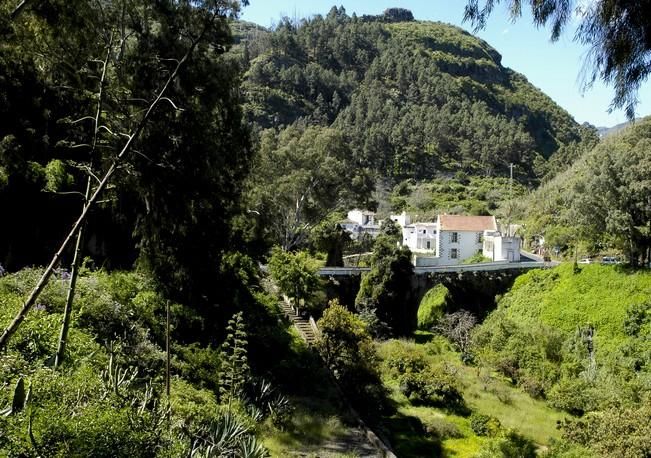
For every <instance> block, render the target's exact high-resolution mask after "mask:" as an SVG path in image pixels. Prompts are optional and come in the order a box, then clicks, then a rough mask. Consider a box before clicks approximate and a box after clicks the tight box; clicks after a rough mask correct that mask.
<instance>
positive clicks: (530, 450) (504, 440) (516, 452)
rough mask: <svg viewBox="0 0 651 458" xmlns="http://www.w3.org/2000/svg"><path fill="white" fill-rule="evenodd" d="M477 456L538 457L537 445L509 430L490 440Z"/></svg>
mask: <svg viewBox="0 0 651 458" xmlns="http://www.w3.org/2000/svg"><path fill="white" fill-rule="evenodd" d="M477 458H536V446H535V444H534V443H533V442H532V441H531V440H530V439H527V438H526V437H524V436H522V435H521V434H518V433H517V432H515V431H513V430H507V431H505V432H504V433H503V434H502V435H501V436H500V437H499V438H496V439H493V440H491V441H490V442H488V444H487V446H486V447H485V448H484V449H483V450H482V451H481V452H480V453H479V454H478V455H477Z"/></svg>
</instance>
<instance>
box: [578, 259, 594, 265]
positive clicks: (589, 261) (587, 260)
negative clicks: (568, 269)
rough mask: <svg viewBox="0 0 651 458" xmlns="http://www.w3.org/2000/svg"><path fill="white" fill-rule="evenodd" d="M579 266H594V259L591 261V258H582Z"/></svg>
mask: <svg viewBox="0 0 651 458" xmlns="http://www.w3.org/2000/svg"><path fill="white" fill-rule="evenodd" d="M579 264H592V259H590V258H581V259H579Z"/></svg>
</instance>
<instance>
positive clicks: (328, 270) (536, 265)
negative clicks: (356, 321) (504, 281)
mask: <svg viewBox="0 0 651 458" xmlns="http://www.w3.org/2000/svg"><path fill="white" fill-rule="evenodd" d="M556 265H558V262H542V261H527V262H511V263H509V262H506V261H504V262H482V263H479V264H458V265H454V266H431V267H414V274H416V275H426V274H429V273H461V272H494V271H502V270H528V269H542V268H546V267H554V266H556ZM369 270H371V269H370V267H322V268H321V269H319V275H321V276H322V277H347V276H351V275H361V274H363V273H364V272H368V271H369Z"/></svg>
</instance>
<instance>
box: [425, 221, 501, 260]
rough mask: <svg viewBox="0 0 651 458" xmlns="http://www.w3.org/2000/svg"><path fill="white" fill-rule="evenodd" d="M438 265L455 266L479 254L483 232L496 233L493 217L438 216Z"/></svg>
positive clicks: (481, 247) (495, 223) (482, 241)
mask: <svg viewBox="0 0 651 458" xmlns="http://www.w3.org/2000/svg"><path fill="white" fill-rule="evenodd" d="M438 222H439V258H440V264H445V265H455V264H459V263H460V262H461V261H463V260H464V259H467V258H470V257H472V256H474V255H476V254H477V253H481V252H482V250H483V244H484V232H485V231H497V222H496V221H495V217H494V216H461V215H439V217H438Z"/></svg>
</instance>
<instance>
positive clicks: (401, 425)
mask: <svg viewBox="0 0 651 458" xmlns="http://www.w3.org/2000/svg"><path fill="white" fill-rule="evenodd" d="M376 428H377V429H378V431H379V432H380V433H381V434H382V435H383V436H384V437H386V439H388V441H389V443H390V445H391V448H392V449H393V451H394V452H395V453H396V455H397V456H399V457H401V458H403V457H407V458H409V457H414V458H415V457H430V456H431V457H435V456H441V454H442V447H441V441H440V439H439V438H438V437H433V436H432V435H430V434H429V433H428V431H427V430H426V429H425V426H424V425H423V423H422V422H421V420H420V419H419V418H417V417H414V416H411V415H404V414H401V413H398V412H396V413H394V414H393V415H391V416H385V417H382V418H381V419H380V421H379V423H378V424H377V425H376Z"/></svg>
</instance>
